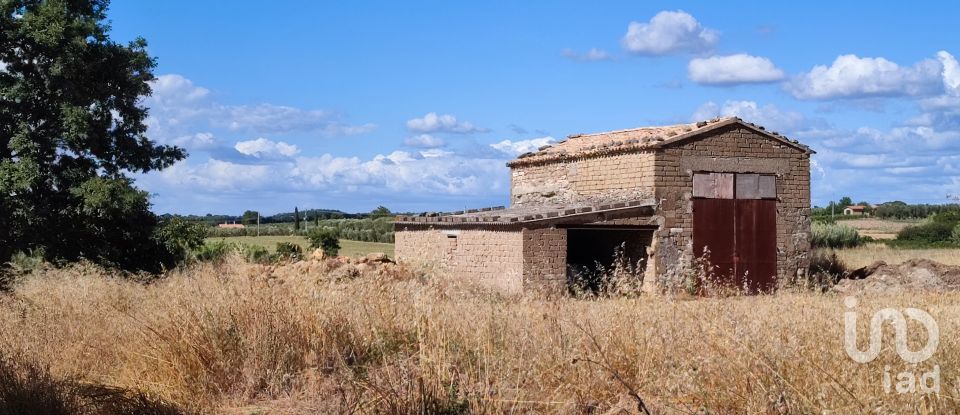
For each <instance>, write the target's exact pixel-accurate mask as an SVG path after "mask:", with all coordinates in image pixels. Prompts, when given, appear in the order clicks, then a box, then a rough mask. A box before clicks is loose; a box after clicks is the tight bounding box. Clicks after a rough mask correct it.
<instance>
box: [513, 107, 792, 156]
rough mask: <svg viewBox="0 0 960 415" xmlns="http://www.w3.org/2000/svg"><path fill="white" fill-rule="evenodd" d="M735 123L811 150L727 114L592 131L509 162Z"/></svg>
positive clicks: (648, 142) (646, 143) (604, 149)
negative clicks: (694, 119) (695, 119)
mask: <svg viewBox="0 0 960 415" xmlns="http://www.w3.org/2000/svg"><path fill="white" fill-rule="evenodd" d="M733 122H741V123H743V124H744V125H747V126H749V127H751V128H753V129H755V130H757V131H759V132H761V133H762V134H766V135H769V136H772V137H774V138H776V139H779V140H781V141H783V142H785V143H789V144H791V145H793V146H795V147H798V148H801V149H802V150H804V151H809V148H807V147H806V146H803V145H801V144H799V143H798V142H796V141H795V140H794V141H791V140H789V139H788V138H786V137H784V136H781V135H779V134H777V133H775V132H769V131H766V130H765V129H764V128H763V127H761V126H758V125H755V124H753V123H747V122H743V121H741V120H740V119H739V118H737V117H724V118H714V119H712V120H707V121H700V122H695V123H689V124H676V125H664V126H653V127H640V128H631V129H627V130H616V131H606V132H600V133H592V134H574V135H570V136H568V137H567V138H566V139H565V140H562V141H560V142H558V143H556V144H553V145H550V146H543V147H541V148H540V149H539V150H538V151H536V152H531V153H526V154H521V155H520V157H518V158H517V159H515V160H513V161H511V162H510V163H507V165H509V166H514V165H523V164H533V163H537V162H548V161H553V160H563V159H569V158H576V157H587V156H591V155H602V154H605V153H613V152H623V151H630V150H643V149H650V148H654V147H657V146H659V145H661V144H662V143H664V142H672V141H675V140H678V139H682V138H685V137H691V136H695V135H697V134H698V133H699V132H700V131H701V130H706V129H712V128H713V127H715V126H717V125H719V124H730V123H733Z"/></svg>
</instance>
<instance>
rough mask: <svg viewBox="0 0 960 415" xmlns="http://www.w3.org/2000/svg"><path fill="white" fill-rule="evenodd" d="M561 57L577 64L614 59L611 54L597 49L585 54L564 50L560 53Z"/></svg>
mask: <svg viewBox="0 0 960 415" xmlns="http://www.w3.org/2000/svg"><path fill="white" fill-rule="evenodd" d="M560 56H563V57H564V58H567V59H570V60H573V61H577V62H596V61H608V60H611V59H613V56H610V53H608V52H607V51H605V50H603V49H597V48H591V49H590V50H588V51H586V52H584V53H580V52H577V51H575V50H573V49H564V50H562V51H560Z"/></svg>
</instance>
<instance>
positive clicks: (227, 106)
mask: <svg viewBox="0 0 960 415" xmlns="http://www.w3.org/2000/svg"><path fill="white" fill-rule="evenodd" d="M264 4H265V3H263V2H230V3H222V2H185V1H164V2H152V3H148V2H135V1H117V2H115V3H114V4H113V5H112V8H111V11H110V14H109V15H110V18H111V20H112V25H113V38H114V39H115V40H119V41H126V40H130V39H132V38H134V37H136V36H143V37H144V38H146V39H147V40H148V42H149V44H150V47H149V50H150V52H151V54H153V55H154V56H156V57H157V58H158V61H159V66H158V68H157V71H156V73H157V75H158V76H159V79H158V81H157V82H156V83H155V84H154V91H155V94H154V96H153V97H151V98H149V99H147V100H146V104H147V105H148V106H149V107H150V108H151V119H150V129H149V135H150V137H151V138H152V139H154V140H155V141H158V142H161V143H169V144H177V145H181V146H183V147H185V148H186V149H187V150H188V151H189V152H190V154H191V155H190V157H189V158H188V159H187V160H185V161H183V162H181V163H179V164H177V165H176V166H174V167H173V168H171V169H168V170H165V171H163V172H159V173H150V174H147V175H142V176H138V177H137V179H138V184H139V185H140V186H141V187H143V188H145V189H147V190H149V191H150V192H151V193H153V202H154V210H156V211H158V212H174V213H196V214H204V213H235V214H239V213H241V212H242V211H244V210H246V209H257V210H260V211H261V212H263V213H274V212H281V211H290V210H292V209H293V207H294V206H299V207H300V208H301V209H303V208H333V209H341V210H345V211H369V210H371V209H372V208H374V207H376V206H377V205H380V204H383V205H386V206H388V207H389V208H391V209H393V210H398V211H399V210H411V211H422V210H450V209H460V208H463V207H480V206H489V205H501V204H507V203H508V193H509V175H508V170H507V168H506V167H505V166H504V163H505V162H506V161H507V160H509V159H511V158H512V157H514V156H515V155H516V154H518V152H522V151H525V150H528V149H531V148H536V147H538V146H540V145H543V144H545V143H548V142H550V141H552V140H556V139H562V138H563V137H565V136H566V135H569V134H574V133H584V132H595V131H604V130H612V129H622V128H630V127H637V126H643V125H652V124H672V123H678V122H690V121H696V120H698V119H703V118H710V117H714V116H718V115H737V116H740V117H741V118H744V119H747V120H748V121H753V122H757V123H760V124H762V125H765V126H767V127H768V128H769V129H772V130H776V131H779V132H782V133H786V134H787V135H789V136H790V137H791V138H795V139H799V140H801V141H802V142H804V143H805V144H808V145H810V146H811V147H813V148H814V149H815V150H816V151H817V152H818V154H817V155H815V156H814V161H815V163H814V169H813V171H812V176H813V199H814V203H816V204H825V203H826V202H827V201H828V200H831V199H837V198H839V197H840V196H844V195H849V196H851V197H853V198H854V199H855V200H858V201H859V200H867V201H870V202H882V201H887V200H895V199H898V200H905V201H911V202H924V203H941V202H946V201H947V198H946V196H947V195H948V194H960V152H958V150H960V67H958V65H957V61H956V58H955V57H954V56H960V49H957V46H956V45H960V31H957V30H952V29H951V28H952V27H954V26H955V16H956V15H957V14H958V12H960V5H954V4H949V3H943V4H937V3H923V2H913V3H909V4H904V5H896V4H894V5H885V4H884V5H879V4H875V5H870V6H857V5H853V4H835V3H822V4H815V3H807V2H797V4H789V5H780V4H769V5H767V4H760V3H746V2H744V3H730V2H724V3H722V4H720V3H717V2H709V3H707V2H704V3H695V2H680V3H670V4H666V3H661V2H642V3H641V2H604V3H602V4H601V5H600V6H598V5H597V4H596V3H593V4H587V3H583V2H509V3H508V2H503V3H485V4H481V3H466V2H440V1H437V2H416V3H401V2H382V3H372V2H364V3H360V2H350V3H349V4H348V3H345V2H341V3H338V2H282V1H277V2H271V3H269V7H265V6H264Z"/></svg>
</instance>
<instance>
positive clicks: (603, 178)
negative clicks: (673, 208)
mask: <svg viewBox="0 0 960 415" xmlns="http://www.w3.org/2000/svg"><path fill="white" fill-rule="evenodd" d="M653 169H654V153H653V152H647V151H641V152H634V153H625V154H615V155H608V156H601V157H591V158H583V159H576V160H571V161H568V162H554V163H549V164H536V165H529V166H517V167H514V168H513V169H512V170H511V184H512V185H511V193H510V203H511V204H513V205H525V204H536V203H564V202H570V201H576V200H582V199H584V198H597V197H603V196H604V195H611V196H616V197H620V196H624V195H625V194H629V193H630V192H634V193H637V194H650V193H652V192H653V186H654V180H653V171H654V170H653Z"/></svg>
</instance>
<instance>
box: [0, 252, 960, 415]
mask: <svg viewBox="0 0 960 415" xmlns="http://www.w3.org/2000/svg"><path fill="white" fill-rule="evenodd" d="M335 265H336V264H333V263H332V262H331V261H327V262H324V263H312V264H307V265H304V264H300V265H296V266H293V265H291V266H262V265H253V264H247V263H244V262H242V261H238V260H231V261H227V262H226V263H224V264H221V265H216V266H215V265H204V266H201V267H199V268H195V269H190V270H185V271H181V272H177V273H174V274H172V275H170V276H169V277H167V278H166V279H163V280H161V281H158V282H156V283H153V284H149V285H143V284H140V283H135V282H130V281H126V280H122V279H118V278H114V277H111V276H110V275H107V274H104V273H103V272H101V271H98V270H96V269H94V268H90V267H75V268H71V269H67V270H55V271H48V272H44V273H42V274H40V275H35V276H32V277H29V278H27V279H25V280H23V281H20V282H19V283H18V285H17V287H16V289H15V291H14V292H13V293H12V294H8V295H2V296H0V354H2V355H5V356H13V357H16V358H17V359H21V360H22V361H28V362H30V363H31V364H36V365H40V366H43V367H48V368H49V372H50V373H51V374H52V376H55V377H58V378H72V379H78V380H81V381H86V382H91V383H96V384H101V385H108V386H111V387H117V388H125V389H130V390H138V391H142V393H144V394H147V395H149V396H152V397H156V398H157V399H161V400H163V401H164V402H174V403H176V404H178V405H180V406H181V407H182V408H184V409H187V410H192V411H199V412H224V413H249V412H252V411H254V408H255V409H256V410H257V411H260V410H262V409H263V408H272V410H276V411H278V412H283V413H337V412H341V413H342V412H362V413H462V412H467V411H472V412H480V413H484V412H486V413H499V412H537V413H600V412H602V411H606V410H610V409H617V408H620V409H625V410H628V411H632V412H637V411H639V409H638V405H639V400H638V398H639V399H642V401H643V403H644V405H645V406H646V407H648V408H649V409H650V410H651V412H653V413H704V412H707V413H720V414H724V413H865V412H877V413H903V412H911V413H955V412H958V410H960V403H958V401H957V399H958V398H960V393H958V390H957V383H956V381H957V375H958V369H960V366H958V363H960V347H958V340H957V336H956V333H957V329H958V326H960V318H958V317H960V301H958V300H960V295H958V294H924V295H902V296H894V297H871V298H864V299H861V305H860V306H859V312H860V316H861V318H860V322H861V323H862V324H861V325H862V326H864V327H861V328H860V333H866V328H865V325H866V323H867V321H868V320H869V315H871V314H872V312H873V311H874V310H877V309H879V308H882V307H906V306H911V307H917V308H922V309H925V310H927V311H928V312H930V313H931V314H932V315H933V316H934V317H935V318H936V320H937V321H938V322H939V324H940V331H941V333H943V335H941V337H940V345H939V348H938V351H937V353H936V354H935V355H934V357H933V358H932V359H931V360H930V361H928V362H925V363H923V364H922V365H921V367H924V368H925V367H928V366H932V365H939V366H940V368H941V376H942V387H941V392H940V394H935V395H921V394H897V393H895V392H894V393H891V394H888V393H885V392H884V390H883V387H882V376H883V370H884V367H885V366H889V367H890V371H891V372H893V373H896V372H899V371H901V370H906V369H914V368H913V367H912V366H911V365H907V364H905V363H903V362H902V361H901V360H900V359H899V357H898V356H897V355H896V353H895V352H894V350H893V347H892V345H893V339H892V336H891V335H890V334H891V333H887V336H886V337H887V338H886V339H885V343H884V344H885V347H884V349H883V352H882V353H881V355H880V357H879V358H878V359H877V360H875V361H873V362H871V363H869V364H858V363H855V362H853V361H852V360H851V359H850V358H849V357H848V356H847V355H846V353H845V352H844V348H843V344H842V333H843V331H842V330H843V320H842V318H843V317H842V313H843V312H844V311H845V308H844V306H843V302H842V298H838V297H836V296H833V295H823V294H813V293H799V292H794V293H789V292H783V293H780V294H776V295H767V296H754V297H732V298H725V299H711V298H687V297H649V296H647V297H644V296H641V297H639V298H629V299H627V298H625V299H615V298H614V299H601V300H578V299H570V298H557V299H542V298H535V297H519V298H507V297H500V296H497V295H495V294H489V293H484V292H482V291H480V290H476V289H470V288H469V286H468V284H463V283H452V282H450V281H447V280H444V279H443V278H442V277H439V276H433V275H423V274H420V273H417V272H414V271H409V270H406V269H404V268H402V267H400V268H395V267H380V268H364V269H361V270H360V271H362V272H361V275H360V276H358V277H354V278H349V277H347V278H344V277H342V275H355V274H353V273H343V272H335V271H334V270H331V268H333V267H334V266H335ZM332 275H337V276H338V277H332ZM912 328H914V327H913V326H912V325H911V329H912ZM887 331H888V332H890V331H891V330H887ZM862 337H864V336H861V348H864V347H865V346H864V345H863V343H864V340H863V338H862ZM923 340H925V338H923V335H922V331H919V332H918V330H912V331H911V343H910V344H911V345H912V348H913V349H914V350H916V349H918V348H919V347H920V346H919V345H920V342H922V341H923ZM626 413H631V412H626Z"/></svg>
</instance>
